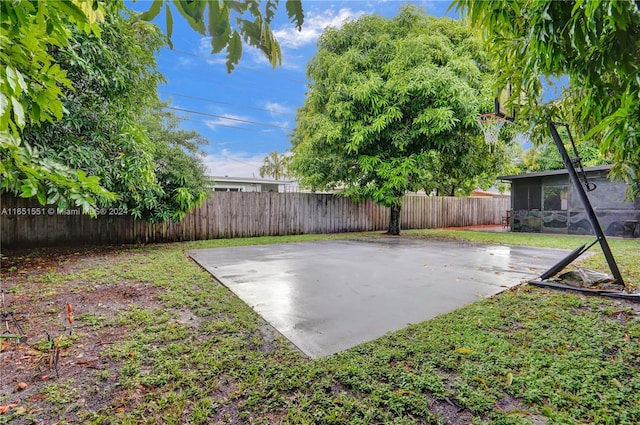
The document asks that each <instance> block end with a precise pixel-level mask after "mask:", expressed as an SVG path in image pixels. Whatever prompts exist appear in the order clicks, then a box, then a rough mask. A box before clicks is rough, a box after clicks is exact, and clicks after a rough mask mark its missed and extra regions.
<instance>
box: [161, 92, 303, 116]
mask: <svg viewBox="0 0 640 425" xmlns="http://www.w3.org/2000/svg"><path fill="white" fill-rule="evenodd" d="M159 92H160V93H164V94H166V95H169V96H177V97H184V98H186V99H194V100H202V101H204V102H211V103H219V104H221V105H229V106H236V107H238V108H244V109H253V110H256V111H264V112H269V113H271V114H281V115H294V114H293V113H292V112H279V111H272V110H269V109H264V108H256V107H254V106H246V105H239V104H237V103H229V102H222V101H220V100H213V99H207V98H204V97H197V96H187V95H186V94H178V93H172V92H168V91H164V90H159Z"/></svg>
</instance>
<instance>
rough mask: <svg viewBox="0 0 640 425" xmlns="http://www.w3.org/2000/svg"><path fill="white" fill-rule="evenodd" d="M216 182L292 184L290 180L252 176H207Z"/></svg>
mask: <svg viewBox="0 0 640 425" xmlns="http://www.w3.org/2000/svg"><path fill="white" fill-rule="evenodd" d="M207 178H209V179H211V180H213V182H214V183H250V184H291V183H293V182H292V181H290V180H273V179H256V178H252V177H229V176H207Z"/></svg>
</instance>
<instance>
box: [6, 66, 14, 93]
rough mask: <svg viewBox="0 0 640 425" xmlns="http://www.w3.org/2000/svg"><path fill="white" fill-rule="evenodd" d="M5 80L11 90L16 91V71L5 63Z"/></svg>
mask: <svg viewBox="0 0 640 425" xmlns="http://www.w3.org/2000/svg"><path fill="white" fill-rule="evenodd" d="M7 82H8V83H9V87H11V91H12V92H13V93H15V91H16V73H15V71H14V70H13V68H12V67H10V66H9V65H7Z"/></svg>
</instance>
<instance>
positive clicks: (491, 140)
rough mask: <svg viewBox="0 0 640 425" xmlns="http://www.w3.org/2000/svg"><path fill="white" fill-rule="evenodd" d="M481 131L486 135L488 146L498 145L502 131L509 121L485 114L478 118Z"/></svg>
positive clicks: (485, 139)
mask: <svg viewBox="0 0 640 425" xmlns="http://www.w3.org/2000/svg"><path fill="white" fill-rule="evenodd" d="M476 119H477V121H478V125H479V126H480V129H481V130H482V132H483V133H484V141H485V142H487V144H488V145H489V144H496V143H498V137H499V136H500V129H502V126H503V125H504V123H505V122H506V121H507V120H505V119H504V118H502V117H499V116H498V115H495V114H484V115H480V116H479V117H478V118H476Z"/></svg>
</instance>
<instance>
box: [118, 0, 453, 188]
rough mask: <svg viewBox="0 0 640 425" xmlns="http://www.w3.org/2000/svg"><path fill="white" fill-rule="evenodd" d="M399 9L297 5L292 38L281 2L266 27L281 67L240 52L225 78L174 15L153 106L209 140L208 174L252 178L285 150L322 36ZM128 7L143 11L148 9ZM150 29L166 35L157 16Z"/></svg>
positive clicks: (433, 8) (218, 60)
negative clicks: (299, 17)
mask: <svg viewBox="0 0 640 425" xmlns="http://www.w3.org/2000/svg"><path fill="white" fill-rule="evenodd" d="M403 3H406V2H401V1H317V0H316V1H313V0H311V1H310V0H303V2H302V5H303V8H304V12H305V22H304V25H303V28H302V31H301V32H298V31H297V30H296V29H295V28H294V26H293V24H291V23H290V22H289V21H288V19H287V16H286V11H285V9H284V0H282V1H281V5H280V8H279V10H278V14H277V16H276V18H275V20H274V22H273V24H272V29H273V30H274V32H275V34H276V37H277V39H278V41H279V42H280V46H281V48H282V66H280V67H278V68H276V69H273V68H272V67H271V65H270V64H269V63H268V62H267V60H266V59H265V58H264V57H263V56H262V55H261V54H260V53H259V52H258V51H256V50H255V49H252V48H249V47H246V46H245V47H244V50H243V56H242V60H241V61H240V64H239V66H238V67H237V68H236V70H235V71H233V73H231V74H227V72H226V67H225V64H224V62H225V57H224V54H219V55H211V54H210V50H211V48H210V44H209V40H208V39H206V38H204V37H202V36H201V35H199V34H198V33H196V32H195V31H193V30H192V29H191V28H190V27H189V26H188V24H187V23H186V22H185V21H184V19H182V17H181V16H178V12H177V11H175V9H174V30H173V37H172V40H173V44H174V47H173V50H170V49H169V48H165V49H162V51H161V52H160V54H159V56H158V66H159V70H160V72H162V73H163V74H164V75H165V77H166V78H167V80H168V82H167V84H164V85H162V86H161V87H160V89H159V94H160V98H161V99H162V100H166V101H170V102H171V107H173V108H177V109H181V110H183V111H179V110H173V112H175V113H176V114H178V115H180V116H182V117H185V118H187V120H185V121H184V122H183V124H182V126H183V127H184V128H186V129H194V130H197V131H198V132H199V133H200V134H202V135H203V136H204V137H205V138H207V139H208V140H209V142H210V144H209V145H208V146H206V147H205V148H204V150H205V153H206V156H205V158H204V161H205V164H206V165H207V167H208V174H210V175H216V176H230V177H259V171H258V170H259V168H260V165H261V164H262V161H263V159H264V157H265V155H267V154H268V153H269V152H271V151H273V150H277V151H279V152H284V151H285V150H287V149H288V148H289V146H290V142H289V137H288V136H287V134H288V133H290V132H291V129H293V127H294V126H295V111H296V109H297V108H298V107H300V106H302V104H303V102H304V98H305V91H306V84H307V78H306V74H305V69H306V64H307V62H308V61H309V59H310V58H311V57H312V56H313V55H314V53H315V46H316V41H317V39H318V36H319V35H320V34H322V31H323V29H324V28H326V27H327V26H333V27H339V26H341V25H342V24H343V23H344V22H345V21H348V20H354V19H357V18H358V17H359V16H361V15H363V14H378V15H381V16H385V17H392V16H395V15H396V13H397V11H398V8H399V7H400V6H401V5H402V4H403ZM411 3H414V4H416V5H418V6H420V7H422V8H423V9H425V10H426V12H427V13H429V14H430V15H434V16H438V17H440V16H444V15H445V14H447V9H448V7H449V5H450V1H448V0H447V1H414V2H411ZM127 4H128V6H129V7H131V8H132V9H134V10H137V11H142V10H146V9H147V8H148V7H149V5H150V2H148V1H141V0H138V1H137V2H135V3H130V2H127ZM454 14H455V12H449V16H452V15H454ZM156 23H157V24H158V25H159V26H160V27H161V28H162V29H163V30H164V29H165V18H164V16H163V15H160V16H158V18H157V19H156ZM184 111H193V112H184ZM196 112H200V113H196ZM203 114H207V115H203Z"/></svg>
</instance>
